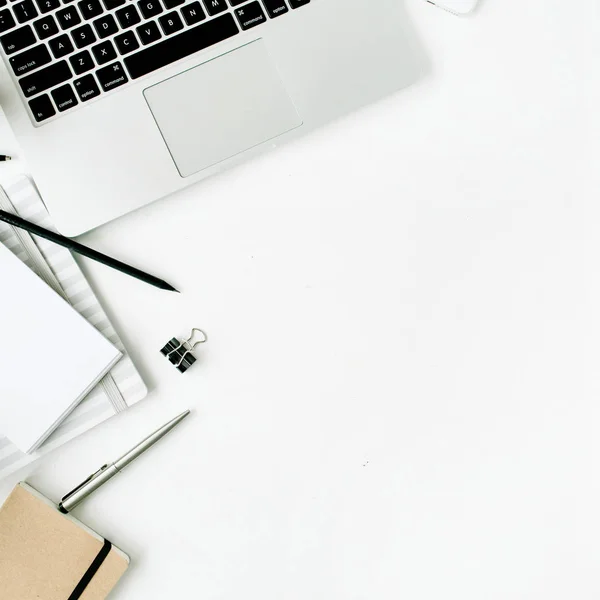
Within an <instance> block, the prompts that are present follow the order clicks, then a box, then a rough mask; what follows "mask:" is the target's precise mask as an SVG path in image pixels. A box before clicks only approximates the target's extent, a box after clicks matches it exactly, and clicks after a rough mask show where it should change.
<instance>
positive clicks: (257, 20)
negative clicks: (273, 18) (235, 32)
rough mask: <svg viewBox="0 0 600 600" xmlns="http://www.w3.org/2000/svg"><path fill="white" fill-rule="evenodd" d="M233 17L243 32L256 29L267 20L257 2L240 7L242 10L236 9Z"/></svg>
mask: <svg viewBox="0 0 600 600" xmlns="http://www.w3.org/2000/svg"><path fill="white" fill-rule="evenodd" d="M235 15H236V17H237V18H238V21H239V22H240V25H241V27H242V29H244V30H246V29H250V28H251V27H256V26H257V25H260V24H261V23H264V22H265V21H266V20H267V17H266V16H265V13H264V12H263V9H262V8H261V6H260V4H259V3H258V2H251V3H250V4H246V5H245V6H242V8H236V9H235Z"/></svg>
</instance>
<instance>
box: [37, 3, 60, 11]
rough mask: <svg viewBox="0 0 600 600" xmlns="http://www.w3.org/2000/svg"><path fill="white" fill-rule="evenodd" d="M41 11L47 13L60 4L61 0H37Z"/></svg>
mask: <svg viewBox="0 0 600 600" xmlns="http://www.w3.org/2000/svg"><path fill="white" fill-rule="evenodd" d="M36 3H37V5H38V8H39V9H40V12H41V13H47V12H50V11H51V10H54V9H55V8H58V7H59V6H60V0H36Z"/></svg>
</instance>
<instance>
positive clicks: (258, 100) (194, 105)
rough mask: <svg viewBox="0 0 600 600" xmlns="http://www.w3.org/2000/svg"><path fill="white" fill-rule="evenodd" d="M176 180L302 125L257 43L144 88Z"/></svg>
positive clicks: (267, 57) (265, 53)
mask: <svg viewBox="0 0 600 600" xmlns="http://www.w3.org/2000/svg"><path fill="white" fill-rule="evenodd" d="M144 96H145V97H146V101H147V102H148V106H149V107H150V110H151V111H152V114H153V115H154V118H155V120H156V123H157V125H158V127H159V129H160V131H161V133H162V136H163V138H164V140H165V142H166V144H167V146H168V148H169V151H170V152H171V156H172V157H173V160H174V161H175V165H176V166H177V169H178V171H179V174H180V175H181V176H182V177H188V176H189V175H192V174H193V173H197V172H198V171H201V170H202V169H205V168H206V167H209V166H211V165H214V164H216V163H218V162H220V161H222V160H225V159H226V158H229V157H231V156H234V155H236V154H239V153H240V152H243V151H244V150H247V149H248V148H252V147H253V146H256V145H258V144H261V143H262V142H266V141H267V140H270V139H273V138H275V137H277V136H278V135H281V134H282V133H285V132H286V131H289V130H290V129H294V128H296V127H298V126H300V125H302V119H301V118H300V116H299V115H298V112H297V111H296V108H295V106H294V104H293V103H292V100H291V99H290V97H289V95H288V93H287V91H286V89H285V88H284V86H283V82H282V81H281V78H280V77H279V74H278V73H277V70H276V69H275V66H274V65H273V62H272V60H271V59H270V57H269V55H268V53H267V49H266V47H265V45H264V43H263V42H262V40H258V41H256V42H252V43H251V44H248V45H247V46H243V47H242V48H238V49H237V50H234V51H232V52H229V53H228V54H224V55H223V56H220V57H218V58H215V59H214V60H211V61H208V62H206V63H204V64H202V65H198V66H197V67H194V68H192V69H190V70H188V71H185V72H183V73H181V74H179V75H176V76H175V77H171V78H170V79H167V80H166V81H162V82H160V83H157V84H156V85H154V86H152V87H150V88H147V89H146V90H144Z"/></svg>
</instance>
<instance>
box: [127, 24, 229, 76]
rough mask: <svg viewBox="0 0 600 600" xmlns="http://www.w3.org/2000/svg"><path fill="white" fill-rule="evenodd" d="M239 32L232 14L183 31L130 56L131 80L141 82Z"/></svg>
mask: <svg viewBox="0 0 600 600" xmlns="http://www.w3.org/2000/svg"><path fill="white" fill-rule="evenodd" d="M237 33H239V29H238V27H237V25H236V24H235V19H234V18H233V15H231V13H227V14H225V15H221V16H220V17H217V18H216V19H211V20H210V21H207V22H206V23H202V24H201V25H196V27H192V28H191V29H187V30H185V31H182V32H181V33H180V34H179V35H176V36H174V37H172V38H168V39H166V40H163V41H162V42H159V43H158V44H155V45H154V46H150V47H148V48H145V49H143V50H141V51H140V52H136V53H135V54H130V55H129V56H128V57H127V58H126V59H125V61H124V62H125V66H126V67H127V70H128V71H129V74H130V75H131V78H132V79H137V78H138V77H142V75H146V74H148V73H151V72H152V71H156V69H160V68H161V67H164V66H166V65H170V64H171V63H174V62H175V61H177V60H179V59H181V58H185V57H186V56H190V54H194V53H195V52H199V51H200V50H204V49H205V48H208V47H209V46H212V45H213V44H218V43H219V42H222V41H223V40H226V39H227V38H230V37H233V36H234V35H236V34H237Z"/></svg>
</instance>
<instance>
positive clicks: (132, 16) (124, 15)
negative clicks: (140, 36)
mask: <svg viewBox="0 0 600 600" xmlns="http://www.w3.org/2000/svg"><path fill="white" fill-rule="evenodd" d="M115 14H116V15H117V21H119V25H121V28H122V29H127V28H128V27H133V26H134V25H137V24H138V23H139V22H140V21H141V20H142V19H141V18H140V13H139V12H138V11H137V9H136V8H135V6H133V4H130V5H129V6H125V7H124V8H120V9H119V10H118V11H117V12H116V13H115Z"/></svg>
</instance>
